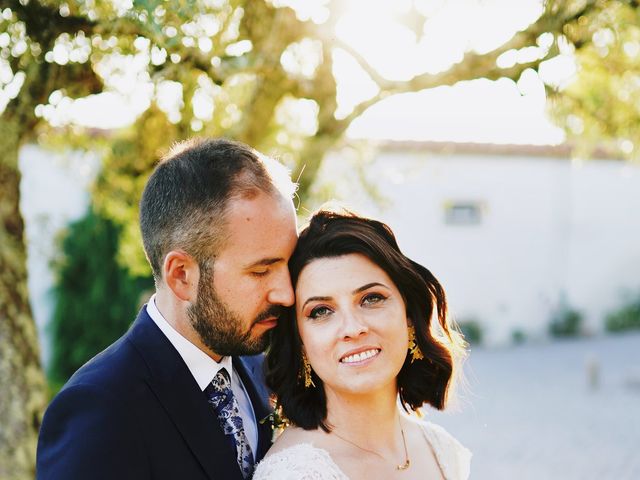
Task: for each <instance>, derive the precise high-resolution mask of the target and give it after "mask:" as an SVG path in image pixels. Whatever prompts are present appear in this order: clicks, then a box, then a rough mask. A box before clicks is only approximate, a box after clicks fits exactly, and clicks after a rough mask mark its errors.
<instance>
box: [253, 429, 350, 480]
mask: <svg viewBox="0 0 640 480" xmlns="http://www.w3.org/2000/svg"><path fill="white" fill-rule="evenodd" d="M297 430H299V429H294V430H293V431H288V432H287V431H285V433H283V434H282V435H281V437H280V438H278V440H277V441H276V443H275V445H274V446H273V447H272V448H271V450H269V452H268V454H267V456H266V457H265V458H264V460H262V461H261V462H260V463H258V465H257V466H256V470H255V474H254V476H253V479H254V480H272V479H278V480H279V479H283V480H348V479H347V477H346V475H345V474H344V473H343V472H342V471H341V470H340V468H339V467H338V466H337V465H336V463H335V462H334V461H333V460H332V458H331V456H330V455H329V452H327V451H326V450H324V449H322V448H318V447H316V446H314V445H313V443H312V442H313V435H309V434H306V432H304V431H302V432H301V431H297Z"/></svg>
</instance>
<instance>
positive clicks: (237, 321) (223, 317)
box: [187, 265, 283, 356]
mask: <svg viewBox="0 0 640 480" xmlns="http://www.w3.org/2000/svg"><path fill="white" fill-rule="evenodd" d="M282 309H283V308H282V306H280V305H272V306H270V307H269V308H267V309H266V310H265V311H263V312H262V313H260V314H259V315H258V316H257V317H256V318H255V319H254V320H253V321H252V322H251V325H249V326H248V329H247V331H243V328H245V325H244V323H245V322H243V321H242V319H241V318H240V317H239V316H238V315H237V314H236V313H235V312H233V311H231V309H229V307H227V305H225V303H224V302H223V301H222V300H220V298H219V297H218V295H217V294H216V291H215V288H214V287H213V272H212V271H211V268H210V267H209V266H208V265H205V266H202V265H201V267H200V280H199V282H198V297H197V299H196V302H195V303H192V304H191V305H190V306H189V307H188V308H187V315H188V317H189V320H190V322H191V326H192V327H193V329H194V330H195V331H196V332H197V333H198V335H199V336H200V340H202V343H204V344H205V345H206V346H207V348H209V350H211V351H212V352H214V353H216V354H218V355H222V356H227V355H229V356H235V355H256V354H258V353H260V352H263V351H264V350H265V348H266V347H267V343H268V338H267V335H266V334H263V335H262V336H260V337H253V336H252V335H251V331H252V329H251V326H253V325H254V324H255V323H256V322H259V321H261V320H265V319H267V318H272V317H280V316H281V314H282ZM265 333H266V332H265Z"/></svg>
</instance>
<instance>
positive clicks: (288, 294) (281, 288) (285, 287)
mask: <svg viewBox="0 0 640 480" xmlns="http://www.w3.org/2000/svg"><path fill="white" fill-rule="evenodd" d="M267 300H268V301H269V303H271V304H273V305H282V306H284V307H290V306H291V305H293V302H294V301H295V295H294V293H293V287H292V286H291V277H289V271H288V270H286V269H285V270H284V272H283V273H280V274H278V275H277V276H276V277H275V278H274V283H273V285H272V287H271V290H270V291H269V296H268V298H267Z"/></svg>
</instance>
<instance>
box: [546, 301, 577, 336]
mask: <svg viewBox="0 0 640 480" xmlns="http://www.w3.org/2000/svg"><path fill="white" fill-rule="evenodd" d="M582 320H583V319H582V314H581V313H580V312H579V311H577V310H574V309H573V308H571V307H569V306H566V305H563V306H561V307H560V308H558V310H557V311H556V312H555V313H554V314H553V316H552V318H551V322H550V323H549V333H550V334H551V335H552V336H554V337H576V336H578V335H580V334H581V333H582Z"/></svg>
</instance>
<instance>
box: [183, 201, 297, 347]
mask: <svg viewBox="0 0 640 480" xmlns="http://www.w3.org/2000/svg"><path fill="white" fill-rule="evenodd" d="M225 235H226V238H225V239H224V241H225V246H224V247H223V248H222V250H221V251H220V252H219V253H218V255H217V256H216V258H215V260H214V262H212V263H213V268H211V267H210V266H206V265H204V266H201V268H200V279H199V282H198V298H197V301H196V302H195V303H193V304H192V305H191V306H190V307H189V309H188V315H189V319H190V321H191V325H192V326H193V328H194V330H195V331H196V332H197V333H198V335H199V336H200V339H201V340H202V342H203V343H204V344H205V345H206V346H207V347H208V348H209V349H210V350H211V351H212V352H213V353H215V354H218V355H222V356H226V355H253V354H256V353H260V352H261V351H263V350H264V348H265V347H266V342H267V338H266V335H265V333H266V332H267V331H268V330H269V329H271V328H273V327H275V325H276V322H277V319H278V317H279V316H280V313H281V310H282V308H283V307H285V306H290V305H292V304H293V301H294V294H293V289H292V287H291V280H290V278H289V270H288V269H287V262H288V260H289V257H290V256H291V254H292V253H293V249H294V248H295V245H296V241H297V233H296V224H295V212H294V209H293V205H292V202H291V201H290V200H286V199H284V198H282V197H280V196H279V195H275V196H274V195H268V194H265V193H262V192H261V193H259V194H258V195H257V196H256V197H254V198H251V199H245V198H242V199H235V200H232V201H231V202H230V203H229V206H228V211H227V226H226V229H225Z"/></svg>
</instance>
